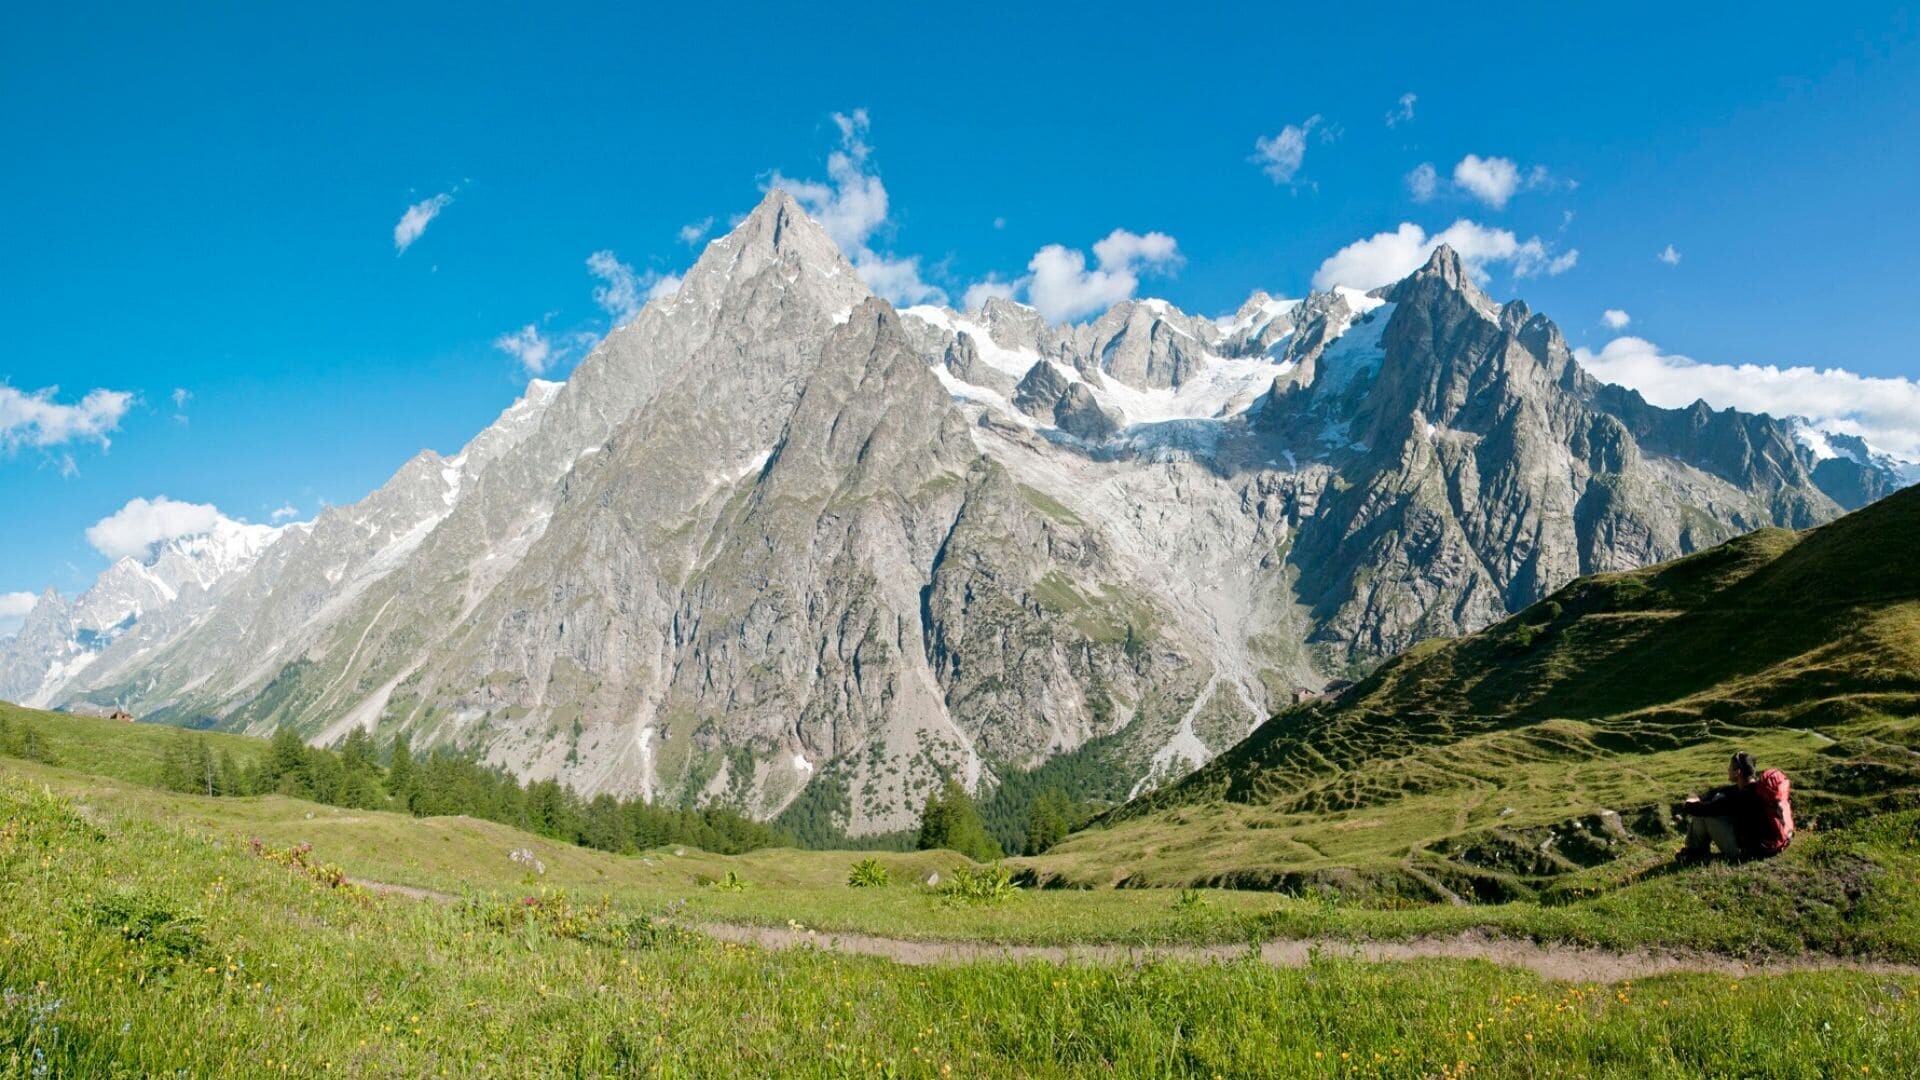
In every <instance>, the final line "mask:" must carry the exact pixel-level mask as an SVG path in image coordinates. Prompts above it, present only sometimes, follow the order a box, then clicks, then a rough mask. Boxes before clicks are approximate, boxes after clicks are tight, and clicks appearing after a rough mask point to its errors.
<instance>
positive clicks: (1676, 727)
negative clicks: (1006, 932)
mask: <svg viewBox="0 0 1920 1080" xmlns="http://www.w3.org/2000/svg"><path fill="white" fill-rule="evenodd" d="M1916 532H1920V489H1915V490H1909V491H1906V492H1901V493H1899V494H1896V495H1894V496H1891V497H1889V498H1888V499H1885V500H1883V501H1882V502H1880V503H1877V504H1874V505H1873V506H1871V507H1868V508H1867V509H1865V510H1862V511H1859V512H1856V513H1854V514H1851V515H1849V516H1847V517H1845V518H1843V519H1841V520H1839V521H1837V522H1834V523H1832V524H1830V525H1827V526H1824V527H1822V528H1819V529H1814V530H1810V531H1808V532H1805V533H1800V534H1795V533H1791V532H1786V531H1784V530H1777V529H1773V530H1762V531H1760V532H1757V533H1753V534H1750V535H1748V536H1744V537H1741V538H1739V539H1737V540H1734V541H1732V542H1730V543H1727V544H1724V545H1721V546H1719V547H1716V548H1713V549H1711V550H1709V551H1705V552H1702V553H1700V554H1698V555H1694V556H1691V557H1689V558H1686V559H1682V560H1679V561H1677V562H1673V563H1669V564H1665V565H1662V566H1656V567H1649V568H1647V569H1644V570H1639V571H1634V572H1631V573H1622V574H1608V575H1600V576H1597V577H1593V578H1586V579H1582V580H1580V581H1576V582H1574V583H1573V584H1571V585H1569V586H1567V587H1566V588H1565V589H1562V590H1560V591H1559V592H1557V593H1555V594H1554V595H1553V597H1551V598H1550V599H1549V600H1547V601H1545V602H1543V603H1541V604H1538V605H1535V606H1534V607H1532V608H1529V609H1528V610H1526V611H1524V612H1522V613H1520V614H1519V615H1516V616H1514V617H1513V618H1512V619H1509V620H1507V621H1506V622H1503V623H1501V624H1499V625H1497V626H1494V627H1491V628H1489V629H1488V630H1486V631H1484V632H1482V633H1479V634H1475V635H1472V636H1470V637H1466V638H1461V639H1458V640H1455V641H1449V642H1432V643H1428V644H1426V645H1423V646H1421V647H1418V648H1415V649H1413V650H1410V651H1409V652H1407V653H1406V654H1403V655H1402V656H1400V657H1398V658H1396V659H1394V660H1392V661H1389V662H1388V663H1386V664H1385V665H1383V666H1382V667H1381V668H1380V669H1379V670H1378V671H1376V672H1375V673H1374V674H1373V675H1371V676H1370V677H1369V678H1367V679H1366V680H1365V681H1364V682H1362V683H1361V684H1360V685H1359V686H1357V687H1355V688H1353V689H1352V690H1351V691H1349V692H1347V693H1345V694H1343V695H1341V696H1340V697H1339V698H1338V699H1336V700H1332V701H1322V702H1314V703H1311V704H1308V705H1304V706H1299V707H1295V708H1292V709H1289V710H1287V711H1285V712H1283V713H1281V714H1280V715H1278V716H1276V717H1275V718H1273V719H1272V720H1270V721H1269V722H1268V723H1266V724H1265V725H1263V726H1262V727H1261V728H1260V729H1259V730H1258V731H1256V732H1255V733H1254V734H1253V735H1252V736H1250V737H1249V738H1248V739H1247V740H1245V741H1244V742H1242V743H1241V744H1240V745H1239V746H1237V747H1235V748H1234V749H1232V750H1230V751H1229V752H1227V753H1226V754H1224V755H1222V756H1221V757H1219V758H1217V759H1215V760H1214V761H1213V762H1212V763H1210V764H1209V765H1207V766H1206V767H1204V768H1202V769H1201V770H1199V771H1198V772H1196V773H1195V774H1193V775H1192V776H1190V777H1188V778H1186V779H1185V780H1183V781H1181V782H1179V783H1177V784H1174V785H1172V786H1171V787H1169V788H1167V789H1164V790H1161V791H1158V792H1155V793H1153V794H1151V795H1149V796H1146V797H1144V798H1142V799H1139V800H1136V801H1135V802H1134V803H1131V804H1129V805H1128V806H1125V807H1123V808H1121V809H1119V810H1118V811H1116V812H1114V813H1112V814H1110V815H1108V817H1107V818H1106V819H1105V820H1104V821H1102V822H1101V823H1100V824H1099V826H1098V827H1096V828H1093V829H1089V830H1086V831H1084V832H1082V833H1080V834H1078V835H1076V836H1074V837H1072V838H1069V840H1068V841H1067V842H1066V843H1064V844H1063V845H1061V846H1060V847H1058V848H1056V849H1055V850H1054V851H1053V852H1051V853H1049V858H1048V859H1047V860H1046V866H1047V867H1048V869H1049V870H1050V871H1051V872H1053V873H1055V874H1057V875H1059V876H1060V877H1061V878H1062V879H1063V880H1066V881H1070V882H1075V883H1089V884H1113V883H1119V882H1129V883H1145V884H1154V885H1178V884H1186V883H1203V882H1210V883H1216V884H1221V883H1230V884H1239V885H1247V886H1263V887H1270V888H1277V889H1282V890H1285V891H1289V892H1295V893H1301V892H1310V891H1315V890H1325V891H1334V892H1338V893H1340V894H1342V895H1344V896H1347V897H1350V898H1353V897H1370V898H1372V899H1374V900H1376V901H1378V902H1382V903H1394V902H1402V903H1416V902H1432V901H1451V900H1455V899H1465V900H1468V901H1477V902H1487V901H1498V900H1510V899H1540V900H1545V901H1548V902H1558V901H1560V900H1563V899H1565V898H1566V897H1567V896H1569V895H1577V894H1592V893H1597V892H1604V891H1606V890H1608V889H1612V888H1620V887H1631V886H1632V883H1633V882H1635V881H1636V880H1638V878H1639V877H1640V876H1641V875H1642V874H1643V873H1644V872H1645V871H1647V870H1648V869H1650V868H1651V867H1652V866H1654V865H1655V864H1656V863H1658V862H1659V861H1660V860H1661V859H1662V858H1663V857H1664V856H1665V855H1667V854H1669V853H1670V852H1671V850H1672V849H1673V848H1674V847H1675V846H1677V844H1678V837H1677V836H1676V835H1675V833H1674V832H1673V819H1672V817H1671V813H1670V811H1671V807H1672V805H1673V804H1674V803H1676V802H1677V801H1678V800H1679V799H1680V798H1681V797H1683V796H1684V795H1685V794H1687V793H1689V792H1697V791H1699V790H1701V789H1703V788H1705V787H1709V786H1712V785H1714V784H1717V783H1720V782H1722V781H1721V779H1720V778H1721V777H1722V776H1723V775H1724V771H1725V762H1726V760H1727V758H1728V757H1729V756H1730V755H1731V754H1732V753H1733V751H1735V750H1748V751H1750V752H1752V753H1754V754H1755V755H1756V756H1757V757H1758V758H1759V759H1760V761H1761V763H1762V765H1763V766H1777V767H1781V768H1784V769H1785V770H1786V771H1787V772H1788V773H1789V775H1791V776H1792V777H1793V779H1794V782H1795V790H1796V798H1795V805H1796V808H1797V810H1798V813H1799V816H1800V817H1801V819H1802V820H1803V821H1810V822H1812V823H1814V824H1816V825H1817V826H1819V827H1821V828H1823V829H1826V830H1832V829H1836V828H1838V829H1845V828H1846V827H1848V826H1850V825H1851V824H1852V823H1855V822H1860V821H1864V820H1867V819H1869V818H1871V817H1872V816H1873V815H1875V814H1881V813H1887V812H1893V811H1898V810H1902V809H1911V808H1913V807H1916V806H1920V720H1917V719H1916V717H1920V560H1914V559H1909V558H1904V557H1901V555H1899V554H1896V553H1898V552H1904V550H1905V549H1906V547H1907V546H1909V545H1910V538H1911V537H1912V536H1913V535H1915V533H1916ZM1876 850H1878V849H1876ZM1803 854H1804V853H1803ZM1876 857H1877V856H1876ZM1777 865H1779V866H1782V867H1785V868H1788V869H1796V870H1797V868H1799V867H1801V865H1802V864H1801V861H1800V856H1799V855H1795V856H1790V857H1789V858H1788V859H1787V860H1786V861H1785V862H1783V863H1780V864H1777Z"/></svg>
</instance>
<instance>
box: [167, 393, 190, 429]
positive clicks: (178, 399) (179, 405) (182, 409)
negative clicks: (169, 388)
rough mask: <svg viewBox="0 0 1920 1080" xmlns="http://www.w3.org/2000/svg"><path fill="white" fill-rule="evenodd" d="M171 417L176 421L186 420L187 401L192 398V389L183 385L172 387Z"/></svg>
mask: <svg viewBox="0 0 1920 1080" xmlns="http://www.w3.org/2000/svg"><path fill="white" fill-rule="evenodd" d="M172 397H173V419H174V420H175V421H176V422H177V423H182V424H184V423H186V422H187V402H189V401H192V400H193V391H191V390H187V389H185V388H183V387H179V386H176V387H174V388H173V395H172Z"/></svg>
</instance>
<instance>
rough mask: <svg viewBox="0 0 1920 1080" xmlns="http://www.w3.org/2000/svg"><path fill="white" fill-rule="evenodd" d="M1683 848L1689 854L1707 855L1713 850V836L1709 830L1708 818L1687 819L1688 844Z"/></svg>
mask: <svg viewBox="0 0 1920 1080" xmlns="http://www.w3.org/2000/svg"><path fill="white" fill-rule="evenodd" d="M1681 850H1682V851H1684V852H1685V853H1686V854H1688V855H1705V854H1707V853H1709V852H1711V851H1712V850H1713V836H1712V834H1711V833H1709V832H1707V819H1706V818H1703V817H1690V818H1688V819H1687V846H1686V847H1684V848H1682V849H1681Z"/></svg>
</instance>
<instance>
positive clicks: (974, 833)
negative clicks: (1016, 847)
mask: <svg viewBox="0 0 1920 1080" xmlns="http://www.w3.org/2000/svg"><path fill="white" fill-rule="evenodd" d="M934 848H946V849H947V850H949V851H957V852H959V853H960V854H962V855H965V856H966V857H968V858H970V859H973V860H975V861H977V862H991V861H993V860H995V859H999V858H1003V857H1004V856H1005V852H1003V851H1001V850H1000V845H999V844H998V843H997V842H995V841H994V839H993V837H992V836H989V835H988V834H987V827H986V825H985V824H983V823H982V822H981V820H980V811H979V810H978V809H977V808H976V807H975V806H974V804H973V797H972V796H970V795H968V794H967V789H966V788H964V787H962V786H960V781H958V780H948V781H947V782H946V784H945V785H943V786H942V788H941V790H939V791H937V792H935V793H933V794H931V795H929V796H927V805H926V808H925V809H924V810H922V811H921V814H920V849H921V850H922V851H928V850H932V849H934Z"/></svg>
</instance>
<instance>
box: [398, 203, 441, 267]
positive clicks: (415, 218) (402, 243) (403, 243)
mask: <svg viewBox="0 0 1920 1080" xmlns="http://www.w3.org/2000/svg"><path fill="white" fill-rule="evenodd" d="M452 201H453V194H452V193H451V192H444V191H443V192H441V193H440V194H438V195H435V196H434V197H432V198H430V199H421V200H420V201H419V202H417V203H414V204H413V205H412V206H409V207H407V212H406V213H404V214H401V215H400V222H399V224H397V225H395V226H394V227H393V251H394V254H396V255H404V254H406V253H407V249H408V248H410V247H412V246H413V242H414V241H415V240H418V239H420V234H421V233H424V232H426V231H427V226H428V225H429V224H431V223H432V221H433V219H434V218H436V217H439V216H440V211H442V210H445V209H446V208H447V204H448V203H451V202H452Z"/></svg>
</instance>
